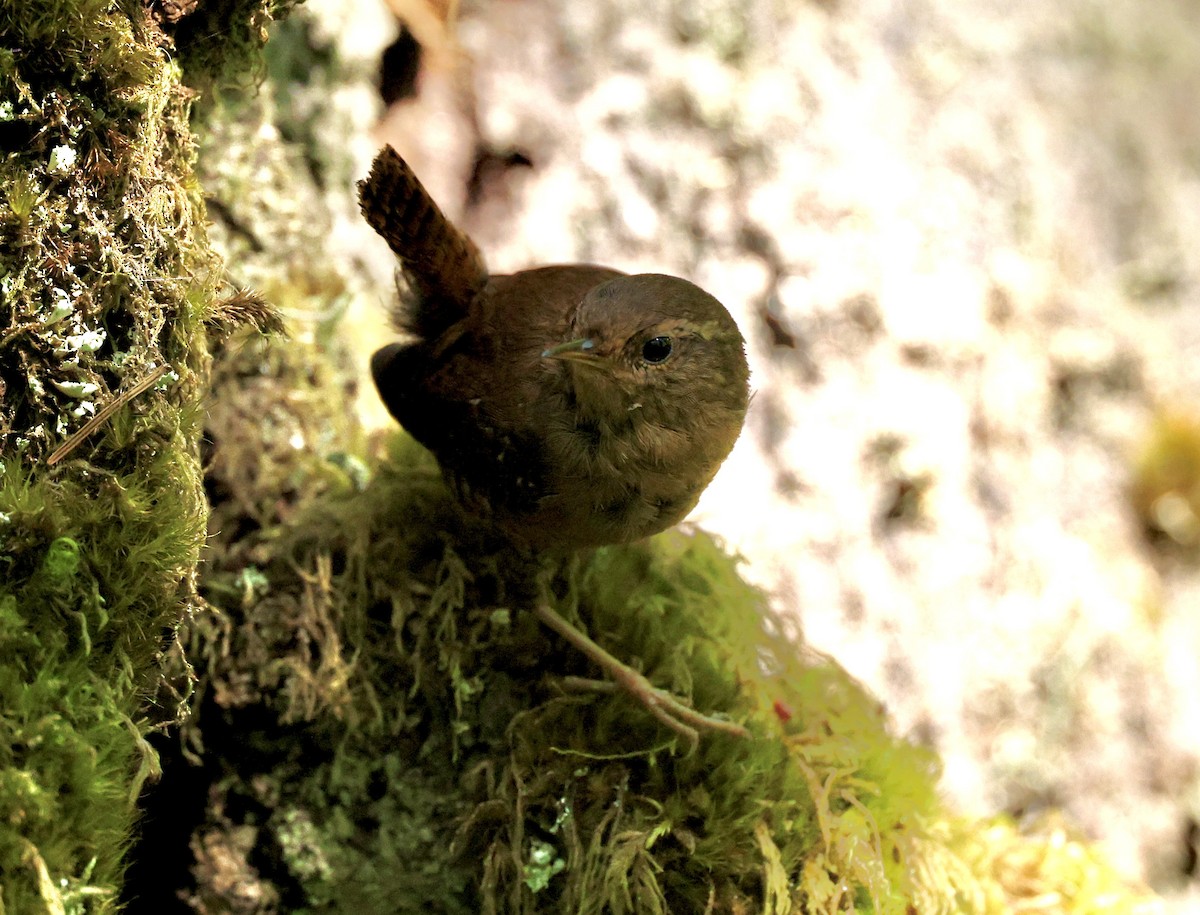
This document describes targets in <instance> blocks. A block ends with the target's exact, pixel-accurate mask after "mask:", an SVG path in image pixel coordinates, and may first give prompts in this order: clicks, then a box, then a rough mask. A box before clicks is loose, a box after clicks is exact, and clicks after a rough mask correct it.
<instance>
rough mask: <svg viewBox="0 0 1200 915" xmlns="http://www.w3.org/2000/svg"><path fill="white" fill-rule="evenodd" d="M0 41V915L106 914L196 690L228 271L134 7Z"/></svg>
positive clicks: (24, 25)
mask: <svg viewBox="0 0 1200 915" xmlns="http://www.w3.org/2000/svg"><path fill="white" fill-rule="evenodd" d="M0 35H3V36H4V47H3V48H0V143H2V145H3V146H4V148H5V150H7V152H6V154H5V155H4V156H3V157H2V158H0V873H2V874H3V875H4V878H3V881H2V885H0V910H2V911H7V912H17V913H22V915H24V913H35V912H42V911H47V912H73V913H76V912H107V911H114V910H115V909H116V907H117V901H116V900H117V896H116V891H117V886H118V884H119V880H120V874H121V871H122V869H123V862H122V856H123V854H124V851H125V848H126V847H127V844H128V837H129V834H130V830H131V828H132V824H133V821H134V819H135V816H136V807H135V802H136V799H137V796H138V793H139V790H140V788H141V785H142V784H143V782H144V781H145V780H146V779H147V778H148V777H149V776H151V775H152V774H153V773H154V772H155V770H156V766H157V762H156V759H155V756H154V753H153V752H152V751H151V750H150V747H149V745H148V744H147V743H146V739H145V738H146V735H147V734H148V733H149V732H150V731H151V730H152V729H153V728H154V727H157V726H162V725H164V724H165V723H167V722H170V721H173V720H174V719H175V718H176V717H177V715H178V710H179V704H180V701H181V699H182V697H183V695H184V694H185V693H186V691H187V684H186V676H185V677H184V678H183V681H181V682H179V683H175V684H168V683H165V682H164V677H163V670H164V665H163V659H164V658H165V657H166V656H167V655H169V654H177V652H178V649H177V647H176V646H174V644H173V641H172V640H173V635H174V632H175V631H176V629H177V628H178V626H179V624H180V622H181V621H182V619H183V618H184V617H185V616H186V614H187V613H188V612H189V611H190V610H191V609H193V608H194V606H195V604H196V597H195V592H194V575H195V568H196V564H197V561H198V558H199V551H200V547H201V544H202V543H203V540H204V534H205V511H204V501H203V492H202V486H201V479H200V468H199V456H198V439H199V430H200V424H199V419H198V417H199V403H198V402H199V398H200V394H201V391H202V390H203V388H204V386H205V383H206V373H207V371H208V356H207V349H206V345H205V339H204V329H203V322H204V319H205V318H206V316H207V314H208V311H209V309H210V306H211V300H212V298H213V293H214V290H215V288H216V286H217V283H218V280H219V271H218V264H217V262H216V261H215V259H214V257H213V256H212V254H211V252H210V250H209V247H208V243H207V239H206V237H205V231H204V207H203V203H202V201H201V198H200V193H199V188H198V186H197V185H196V182H195V180H194V178H193V174H192V165H193V159H194V154H195V151H194V148H193V144H192V139H191V134H190V131H189V127H188V118H189V110H190V106H191V102H192V99H193V95H194V94H193V92H192V91H191V90H189V89H188V88H186V87H185V86H184V84H183V74H182V72H181V70H180V67H179V65H178V62H177V60H175V59H173V58H172V55H171V54H170V53H169V50H168V49H169V47H170V40H169V38H168V37H167V36H166V35H165V33H164V32H162V30H161V29H160V28H159V26H158V24H156V23H155V21H154V20H153V19H151V18H150V17H149V16H148V15H147V12H146V9H144V8H143V6H142V5H141V4H138V3H134V4H128V3H120V2H117V0H28V2H22V3H19V4H4V5H0ZM139 382H144V384H139ZM134 392H136V395H135V394H134ZM114 404H115V405H116V406H117V408H116V409H115V412H113V413H112V414H111V415H109V416H107V418H105V419H104V420H103V422H100V423H98V424H96V425H95V426H94V427H92V425H91V420H93V418H99V415H100V414H101V413H102V412H103V410H104V408H105V407H107V406H109V405H114ZM84 432H86V433H87V434H86V435H83V433H84ZM77 434H78V435H80V436H82V437H77Z"/></svg>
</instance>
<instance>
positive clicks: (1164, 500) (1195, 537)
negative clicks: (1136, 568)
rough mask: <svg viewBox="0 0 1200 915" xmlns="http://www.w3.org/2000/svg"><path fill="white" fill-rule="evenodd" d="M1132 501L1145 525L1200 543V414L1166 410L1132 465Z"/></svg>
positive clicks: (1188, 542) (1177, 540) (1176, 538)
mask: <svg viewBox="0 0 1200 915" xmlns="http://www.w3.org/2000/svg"><path fill="white" fill-rule="evenodd" d="M1131 497H1132V500H1133V505H1134V508H1135V510H1136V511H1137V513H1138V516H1139V517H1140V518H1141V519H1142V523H1143V524H1144V525H1145V527H1146V529H1147V530H1148V531H1150V532H1152V533H1157V534H1162V535H1165V536H1167V537H1169V538H1170V539H1171V540H1173V541H1174V542H1175V543H1177V544H1180V545H1183V546H1186V547H1194V546H1196V545H1197V544H1198V543H1200V416H1197V415H1193V414H1191V413H1187V412H1184V411H1178V410H1176V411H1163V412H1161V413H1160V414H1159V415H1158V416H1157V417H1156V418H1155V420H1154V423H1153V425H1152V426H1151V428H1150V431H1149V434H1148V435H1147V438H1146V442H1145V444H1144V445H1143V446H1142V451H1141V454H1140V455H1139V456H1138V458H1137V461H1136V463H1135V465H1134V472H1133V482H1132V485H1131Z"/></svg>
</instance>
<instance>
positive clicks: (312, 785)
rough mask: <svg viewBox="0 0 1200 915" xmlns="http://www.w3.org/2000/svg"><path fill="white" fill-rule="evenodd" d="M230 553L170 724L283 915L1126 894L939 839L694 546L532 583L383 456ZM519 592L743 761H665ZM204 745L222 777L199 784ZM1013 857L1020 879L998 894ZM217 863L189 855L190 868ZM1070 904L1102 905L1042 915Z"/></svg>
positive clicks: (724, 561) (861, 907) (884, 906)
mask: <svg viewBox="0 0 1200 915" xmlns="http://www.w3.org/2000/svg"><path fill="white" fill-rule="evenodd" d="M322 479H324V480H325V481H326V484H327V483H328V479H329V477H328V474H327V473H326V474H325V475H324V476H323V477H322ZM326 484H323V485H326ZM256 539H257V544H258V545H257V547H256V548H255V556H256V558H257V560H258V564H257V565H256V566H255V567H254V574H253V576H252V579H253V580H252V581H251V580H249V579H247V578H246V569H243V570H242V571H241V572H237V571H236V570H235V569H234V568H233V567H232V566H229V567H227V568H225V569H224V570H223V571H222V572H221V573H220V574H218V575H217V576H215V577H213V578H210V579H209V583H208V586H209V588H210V591H209V593H210V595H211V597H212V600H213V602H214V604H218V605H219V606H220V610H219V611H214V613H213V614H211V615H209V616H206V617H202V618H200V619H198V620H197V625H196V627H195V628H194V630H193V639H194V642H193V645H194V650H193V654H194V656H196V657H205V658H207V659H208V662H207V665H206V670H207V673H203V674H202V681H207V682H206V684H205V686H204V692H205V693H206V694H207V695H211V696H214V697H219V698H217V700H216V701H214V702H210V703H207V704H206V705H205V706H204V707H202V708H201V710H200V714H199V716H198V718H197V719H196V720H195V722H194V723H193V724H194V726H196V727H198V729H199V732H200V734H201V735H204V736H203V744H204V745H205V747H206V748H207V750H208V752H209V754H210V755H209V758H208V759H207V762H208V766H207V768H208V769H209V770H210V771H213V770H214V769H215V770H218V771H221V772H222V773H223V774H222V775H221V776H220V777H219V778H218V779H217V781H216V783H214V785H213V786H212V787H211V788H210V797H211V798H213V799H214V800H213V803H212V804H211V806H210V812H209V815H208V817H207V819H206V821H205V822H204V823H202V824H199V826H198V828H197V832H196V834H197V835H200V836H204V837H205V841H206V842H207V843H208V845H207V846H206V847H210V848H220V847H224V846H227V845H229V844H231V843H233V842H235V841H237V840H238V839H239V838H244V837H245V835H246V830H247V829H250V830H251V831H252V832H253V835H254V837H255V840H254V845H255V847H256V849H257V851H258V853H257V855H255V856H249V855H247V856H246V860H247V861H249V860H251V858H252V859H253V861H254V864H253V868H252V870H253V879H254V880H257V881H261V882H262V883H264V884H266V885H269V886H271V887H273V888H274V889H273V892H274V893H276V894H277V896H278V898H280V899H284V900H285V903H283V905H282V907H283V908H286V909H287V910H289V911H299V910H322V911H338V912H342V911H363V912H384V911H386V912H425V911H441V912H452V913H457V912H463V913H466V912H484V913H551V912H554V913H557V912H572V913H596V915H599V913H632V912H639V913H640V912H651V913H653V912H660V913H668V912H674V913H690V912H729V913H740V912H764V913H784V912H796V911H805V912H831V913H832V912H845V911H877V912H896V913H906V915H907V913H908V912H912V911H920V912H937V911H946V912H951V911H966V912H1000V911H1007V910H1008V909H1006V908H1005V906H1006V905H1010V904H1012V903H1013V902H1014V901H1017V900H1027V899H1028V898H1029V897H1028V889H1029V887H1030V886H1035V885H1036V886H1037V887H1038V892H1044V893H1052V892H1060V893H1061V895H1060V897H1059V898H1060V902H1061V903H1062V908H1061V911H1071V912H1092V911H1096V912H1099V911H1108V909H1105V908H1104V905H1108V904H1109V903H1111V902H1113V900H1118V901H1119V900H1122V899H1128V900H1134V899H1136V898H1138V897H1137V896H1136V894H1135V893H1133V892H1130V891H1128V890H1127V889H1126V888H1125V887H1123V886H1122V885H1121V884H1120V881H1119V880H1117V878H1115V877H1114V876H1112V872H1111V871H1109V870H1107V869H1105V868H1104V867H1103V866H1102V864H1101V863H1100V862H1099V860H1098V859H1094V858H1093V859H1091V860H1094V861H1095V865H1094V868H1093V869H1092V872H1091V873H1090V874H1088V875H1084V876H1083V877H1081V876H1080V869H1079V867H1078V863H1079V860H1080V858H1079V853H1080V852H1081V850H1082V849H1083V846H1076V848H1075V851H1074V852H1072V853H1071V854H1066V853H1064V854H1063V855H1057V854H1056V853H1055V850H1054V849H1053V848H1047V849H1046V850H1044V853H1042V854H1040V855H1036V856H1034V857H1035V858H1036V861H1034V863H1033V864H1028V862H1029V861H1031V860H1033V859H1031V858H1030V857H1029V855H1031V854H1033V849H1034V845H1033V844H1031V843H1030V842H1027V841H1025V840H1024V839H1023V838H1022V837H1021V836H1020V835H1019V834H1018V833H1017V832H1016V831H1014V830H1012V829H1011V827H1010V828H1008V829H1007V830H1005V829H1003V828H1001V827H989V826H986V825H983V826H980V825H978V824H971V825H957V824H955V823H953V822H952V821H949V820H945V819H944V815H943V813H942V812H941V810H940V807H939V804H938V802H937V800H936V795H935V788H934V784H935V780H936V775H937V765H936V761H935V759H934V758H933V757H932V756H931V755H930V754H929V753H928V752H927V751H924V750H922V749H919V748H917V747H914V746H912V745H910V744H908V743H906V742H903V741H899V740H896V739H895V738H893V737H891V736H890V735H889V734H888V733H887V728H886V723H885V721H884V718H883V714H882V711H881V709H880V707H879V706H878V703H876V702H875V701H874V700H873V699H871V697H869V696H868V695H867V694H866V693H865V692H864V691H863V690H862V689H861V688H859V687H858V686H857V685H856V684H855V683H854V682H853V681H852V680H851V679H850V678H849V677H848V676H847V675H846V674H845V673H844V672H843V671H842V670H841V669H840V668H839V667H838V666H837V665H836V664H834V663H832V662H830V661H829V660H828V659H824V658H820V657H817V656H814V655H812V654H810V653H805V652H803V651H802V650H801V649H799V648H798V646H796V645H795V644H794V643H792V642H791V641H789V640H788V639H787V638H785V637H784V636H783V635H782V634H781V632H780V630H781V627H780V626H779V624H778V623H777V622H776V621H774V620H773V619H772V617H771V615H770V613H769V611H768V609H767V606H766V602H765V600H764V598H763V597H762V595H761V594H759V593H758V592H757V591H755V590H754V589H753V588H751V587H749V586H748V585H746V584H745V583H743V582H742V581H741V579H740V577H739V576H738V574H737V563H736V561H735V560H734V559H733V558H731V557H729V556H728V555H727V554H726V553H725V552H724V551H723V550H722V549H720V547H719V546H718V545H717V544H716V543H715V542H714V541H713V540H712V539H711V538H710V537H708V536H706V535H704V534H702V533H699V532H689V531H681V530H676V531H672V532H668V533H667V534H664V535H661V536H659V537H657V538H654V539H652V540H651V541H648V542H646V543H642V544H636V545H631V546H623V547H610V548H605V549H601V550H598V551H596V552H595V553H593V554H591V555H589V556H587V557H583V558H578V559H569V560H563V561H561V562H550V561H549V560H547V561H544V562H543V563H542V564H541V565H540V566H539V567H538V568H536V569H531V568H530V567H529V565H528V563H527V562H525V560H523V559H522V558H521V557H519V556H517V555H515V554H513V553H512V552H511V551H510V549H509V548H508V547H506V546H505V545H504V544H503V543H501V542H499V541H497V540H496V539H495V538H494V536H493V535H492V534H490V533H489V532H488V531H487V529H486V528H482V527H479V526H478V525H477V523H475V522H473V521H471V520H470V519H468V518H465V517H463V516H462V515H461V514H460V513H459V512H458V510H457V509H455V508H454V506H453V505H452V503H451V501H450V497H449V494H448V493H447V491H446V489H445V487H444V485H443V484H442V482H441V480H440V478H439V477H438V474H437V471H436V468H435V467H434V466H433V465H432V462H431V460H430V458H429V456H428V455H427V454H426V453H425V452H424V451H423V450H422V449H420V448H419V447H417V446H416V445H415V444H413V443H412V442H411V441H410V440H408V439H407V438H405V437H403V436H400V435H398V436H396V437H395V438H394V439H393V440H392V442H391V453H390V455H389V458H388V459H387V460H386V461H385V462H383V463H381V464H380V465H379V466H377V467H376V468H375V472H374V475H373V476H372V477H371V478H370V479H369V480H368V481H366V482H363V481H362V480H361V479H358V480H357V481H355V480H354V479H352V478H350V477H345V478H344V479H343V482H342V483H341V484H340V485H338V486H335V487H333V489H328V488H326V494H325V496H324V497H322V498H320V499H317V500H315V501H313V502H311V503H310V504H309V506H308V507H307V508H306V509H304V510H302V511H300V512H298V513H297V514H295V515H294V516H292V517H291V518H290V519H289V521H288V522H287V523H286V524H285V525H284V527H283V528H282V529H280V530H279V531H277V532H276V534H275V535H274V536H272V538H271V539H270V542H269V543H268V542H267V541H266V539H265V538H256ZM531 574H532V575H544V576H546V577H547V581H549V582H550V586H551V590H552V592H553V594H554V595H555V601H556V605H557V607H558V608H559V609H560V611H561V612H563V613H564V614H567V615H568V616H571V617H578V618H579V619H581V620H583V621H584V623H585V625H586V626H587V628H588V629H589V631H590V632H591V633H592V634H593V636H594V637H596V638H597V639H598V640H600V641H601V642H602V644H604V646H605V647H606V648H608V649H609V650H610V651H612V652H613V653H614V654H616V655H617V656H618V657H621V658H622V659H624V660H627V661H629V662H632V663H634V664H636V665H637V666H639V667H640V668H641V669H642V670H643V671H644V672H646V673H647V675H648V676H650V677H651V679H652V680H653V681H654V682H655V683H656V684H658V685H660V686H662V687H664V688H667V689H670V690H672V691H673V692H675V693H676V694H678V695H681V696H685V697H687V698H689V699H690V700H691V701H692V702H693V703H694V704H695V705H696V706H697V707H699V708H701V709H703V710H705V711H707V712H716V713H721V714H725V715H727V716H729V717H730V718H732V719H734V720H737V721H740V722H743V723H745V724H746V725H747V726H748V727H749V728H750V729H751V731H752V732H753V734H754V737H753V739H750V740H742V739H738V738H735V737H729V736H721V735H716V736H714V735H706V736H704V737H703V738H702V740H701V742H700V744H699V746H698V747H697V748H696V749H695V750H694V751H691V750H690V749H689V748H688V747H685V746H681V745H680V744H679V742H678V739H677V737H676V735H675V734H674V733H673V732H670V731H667V730H665V729H663V728H662V727H661V726H660V725H659V724H658V723H657V722H656V721H655V720H654V719H653V718H652V717H651V716H650V715H648V714H647V713H646V711H645V710H644V709H642V708H641V707H640V706H639V705H638V704H637V703H636V702H634V701H632V700H631V699H629V698H628V697H627V696H625V695H624V694H622V693H619V692H613V691H610V690H606V689H603V688H589V687H584V688H580V682H579V679H580V678H587V677H590V676H594V675H595V672H594V671H592V670H590V669H589V667H588V665H587V663H586V662H585V661H584V660H583V659H582V658H581V657H580V656H579V655H578V654H577V653H575V652H574V651H573V650H572V649H570V648H569V647H567V646H565V645H563V644H561V643H560V642H558V640H557V639H556V638H555V637H554V636H552V635H551V634H549V633H548V632H546V631H545V630H544V629H542V627H540V626H539V624H538V623H537V622H536V620H535V619H534V618H533V616H532V614H531V613H530V612H529V610H528V601H529V599H530V594H531V591H530V586H529V577H528V576H529V575H531ZM213 740H216V741H218V742H219V745H217V746H214V745H213V743H212V741H213ZM226 752H229V753H232V754H234V756H233V758H234V759H236V765H229V764H226V765H216V766H214V765H213V764H212V763H213V760H212V754H215V755H216V756H217V757H218V758H225V757H223V755H222V754H224V753H226ZM233 811H236V812H237V813H231V812H233ZM222 837H224V838H222ZM192 844H193V847H194V848H195V847H200V846H203V845H204V843H198V842H196V841H193V843H192ZM1022 854H1024V855H1025V858H1021V855H1022ZM1018 859H1020V860H1024V861H1026V862H1027V867H1028V868H1029V871H1030V872H1027V873H1025V874H1024V875H1023V877H1021V879H1008V878H1007V877H1006V873H1008V874H1010V875H1011V873H1013V872H1015V871H1016V870H1017V868H1018V863H1017V862H1018ZM216 860H217V858H216V857H214V856H210V855H207V854H206V853H205V852H203V851H202V852H201V855H200V862H199V870H200V872H201V873H204V872H205V871H206V870H208V869H211V868H212V867H213V866H215V862H216ZM1006 868H1007V869H1008V871H1007V872H1006V870H1005V869H1006ZM248 873H249V871H248ZM1034 878H1036V880H1035V879H1034ZM1085 878H1086V879H1085ZM1039 881H1040V882H1039ZM1088 881H1090V882H1088ZM1085 883H1086V884H1087V885H1088V886H1089V887H1091V888H1092V889H1095V888H1098V887H1099V888H1103V889H1104V891H1105V893H1107V894H1108V895H1106V896H1105V895H1103V894H1097V893H1092V894H1090V895H1089V894H1087V893H1082V894H1081V895H1079V896H1077V897H1070V896H1067V895H1066V893H1067V891H1068V890H1071V889H1072V888H1074V889H1078V888H1079V887H1080V886H1082V885H1083V884H1085ZM211 889H212V887H211V885H210V886H209V887H208V890H209V891H211ZM198 892H200V893H201V894H202V893H203V892H204V889H203V888H201V889H198Z"/></svg>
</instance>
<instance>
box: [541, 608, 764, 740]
mask: <svg viewBox="0 0 1200 915" xmlns="http://www.w3.org/2000/svg"><path fill="white" fill-rule="evenodd" d="M534 612H535V613H536V614H537V618H538V619H539V620H541V621H542V623H543V624H544V625H545V626H546V627H547V628H548V629H552V630H553V631H554V632H555V633H557V634H558V635H560V636H562V638H563V639H565V640H566V641H567V642H569V643H570V644H571V646H572V647H574V648H575V649H577V650H578V651H580V652H582V653H583V654H584V655H585V656H586V657H588V658H589V659H590V660H591V661H592V662H594V663H595V664H596V665H597V666H598V667H599V668H600V669H601V670H603V671H604V672H605V673H606V674H608V676H609V677H611V678H612V679H613V681H614V683H615V685H616V686H619V687H620V688H622V689H624V690H625V691H626V692H628V693H631V694H632V695H633V696H635V697H636V698H637V699H638V701H640V702H641V703H642V705H644V706H646V709H647V711H649V712H650V714H651V715H653V716H654V717H655V718H657V719H658V720H659V721H660V722H662V723H663V724H664V725H666V726H667V727H668V728H670V729H671V730H673V731H674V732H675V733H677V734H679V735H680V736H682V737H683V738H684V739H685V740H687V741H688V743H689V744H691V745H692V746H695V745H696V743H697V742H698V741H699V733H698V732H699V731H700V730H709V731H720V732H722V733H724V734H733V735H735V736H737V737H749V736H750V732H749V731H747V730H746V729H745V728H744V727H742V726H741V725H740V724H735V723H734V722H732V721H724V720H722V719H720V718H714V717H711V716H709V715H703V714H701V713H700V712H697V711H696V710H695V709H694V708H692V707H691V706H689V705H687V704H686V703H685V702H683V701H681V700H680V699H677V698H676V697H675V696H672V695H671V694H670V693H668V692H667V691H666V690H662V689H659V688H658V687H656V686H655V685H654V684H653V683H651V682H650V681H649V680H647V679H646V678H645V677H644V676H643V675H642V674H640V673H638V672H637V671H636V670H634V669H633V668H632V667H630V666H629V665H628V664H624V663H622V662H621V661H620V660H618V659H617V658H615V657H614V656H613V655H611V654H609V653H608V652H607V651H605V650H604V649H603V648H601V647H600V646H599V645H597V644H596V643H595V642H594V641H592V639H590V638H588V637H587V636H586V635H584V634H583V633H582V632H580V631H579V630H578V629H576V628H575V627H574V626H572V625H571V624H570V623H568V622H567V621H566V620H565V619H563V618H562V617H561V616H559V615H558V614H557V613H555V612H554V609H553V608H552V607H551V606H550V604H549V602H548V601H546V600H545V599H544V598H541V599H539V600H538V601H536V602H535V604H534ZM566 682H567V684H568V685H570V686H573V687H576V688H585V689H598V690H600V691H605V690H607V689H609V688H611V687H610V684H607V683H605V682H603V681H599V682H597V681H594V680H586V679H584V678H582V677H570V678H568V679H567V681H566Z"/></svg>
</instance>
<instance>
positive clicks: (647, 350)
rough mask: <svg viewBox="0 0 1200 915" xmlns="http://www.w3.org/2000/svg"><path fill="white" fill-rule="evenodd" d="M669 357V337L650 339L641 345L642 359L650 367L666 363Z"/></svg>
mask: <svg viewBox="0 0 1200 915" xmlns="http://www.w3.org/2000/svg"><path fill="white" fill-rule="evenodd" d="M670 355H671V338H670V337H651V338H650V339H649V340H647V341H646V342H645V343H643V344H642V359H644V360H645V361H646V362H649V363H650V364H651V365H658V364H659V363H661V362H666V361H667V359H668V358H669V357H670Z"/></svg>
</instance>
